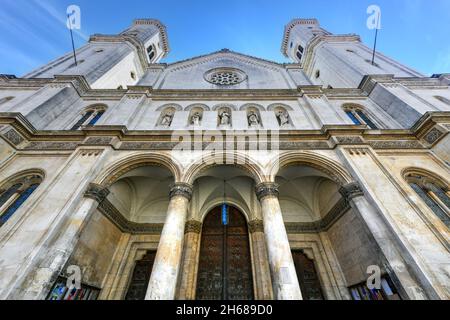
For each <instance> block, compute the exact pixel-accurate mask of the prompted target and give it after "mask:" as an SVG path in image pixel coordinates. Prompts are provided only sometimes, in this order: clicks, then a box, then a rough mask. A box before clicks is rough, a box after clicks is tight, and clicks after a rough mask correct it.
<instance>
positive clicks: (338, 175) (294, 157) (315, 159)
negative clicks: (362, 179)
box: [269, 151, 354, 186]
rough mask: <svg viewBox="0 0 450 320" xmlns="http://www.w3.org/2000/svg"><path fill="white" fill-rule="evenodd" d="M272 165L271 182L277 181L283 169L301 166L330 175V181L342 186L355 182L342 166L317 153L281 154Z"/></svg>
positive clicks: (295, 152) (296, 152)
mask: <svg viewBox="0 0 450 320" xmlns="http://www.w3.org/2000/svg"><path fill="white" fill-rule="evenodd" d="M272 163H273V165H272V167H271V168H270V171H269V172H270V174H269V177H270V181H275V177H276V176H277V174H278V173H279V171H280V170H281V169H282V168H285V167H288V166H295V165H300V166H309V167H311V168H314V169H317V170H319V171H322V172H323V173H325V174H326V175H328V176H329V177H330V179H332V180H333V181H334V182H336V183H338V184H339V185H341V186H344V185H346V184H349V183H351V182H354V179H353V178H352V176H351V175H350V173H349V172H348V171H347V169H345V168H344V167H343V166H342V165H341V164H339V163H337V162H336V161H334V160H332V159H329V158H327V157H325V156H322V155H318V154H316V153H311V152H298V151H294V152H288V153H284V154H281V155H280V157H279V159H278V161H277V160H276V159H275V160H274V161H272Z"/></svg>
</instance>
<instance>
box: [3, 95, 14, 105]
mask: <svg viewBox="0 0 450 320" xmlns="http://www.w3.org/2000/svg"><path fill="white" fill-rule="evenodd" d="M12 99H14V97H12V96H9V97H4V98H0V105H2V104H5V103H8V102H9V101H11V100H12Z"/></svg>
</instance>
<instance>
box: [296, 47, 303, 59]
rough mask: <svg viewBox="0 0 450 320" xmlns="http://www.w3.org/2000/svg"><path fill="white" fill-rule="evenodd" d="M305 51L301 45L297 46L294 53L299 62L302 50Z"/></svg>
mask: <svg viewBox="0 0 450 320" xmlns="http://www.w3.org/2000/svg"><path fill="white" fill-rule="evenodd" d="M304 51H305V49H304V48H303V47H302V46H300V45H299V46H298V47H297V53H296V55H297V58H298V61H299V62H300V60H302V57H303V52H304Z"/></svg>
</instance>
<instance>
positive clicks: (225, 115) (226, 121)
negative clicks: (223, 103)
mask: <svg viewBox="0 0 450 320" xmlns="http://www.w3.org/2000/svg"><path fill="white" fill-rule="evenodd" d="M219 118H220V125H221V126H229V125H230V124H231V114H230V113H229V112H228V111H227V110H224V111H222V112H221V113H220V115H219Z"/></svg>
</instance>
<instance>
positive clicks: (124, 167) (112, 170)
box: [94, 152, 181, 187]
mask: <svg viewBox="0 0 450 320" xmlns="http://www.w3.org/2000/svg"><path fill="white" fill-rule="evenodd" d="M146 166H159V167H164V168H166V169H168V170H169V171H170V172H171V173H172V175H173V177H174V181H175V182H178V181H180V180H181V169H180V168H181V166H180V165H179V163H178V162H177V161H176V160H175V159H173V158H172V157H170V156H168V155H165V154H161V153H156V152H150V153H145V154H142V153H139V154H134V155H131V156H127V157H124V158H122V159H120V160H118V161H117V162H115V163H114V164H112V165H110V166H108V167H107V168H106V169H105V170H104V171H103V172H101V173H100V174H99V175H98V176H97V178H96V179H95V181H94V183H97V184H100V185H103V186H105V187H109V186H111V185H112V184H113V183H114V182H116V181H117V180H118V179H119V178H120V177H122V176H123V175H125V174H126V173H128V172H130V171H132V170H134V169H137V168H140V167H146Z"/></svg>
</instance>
